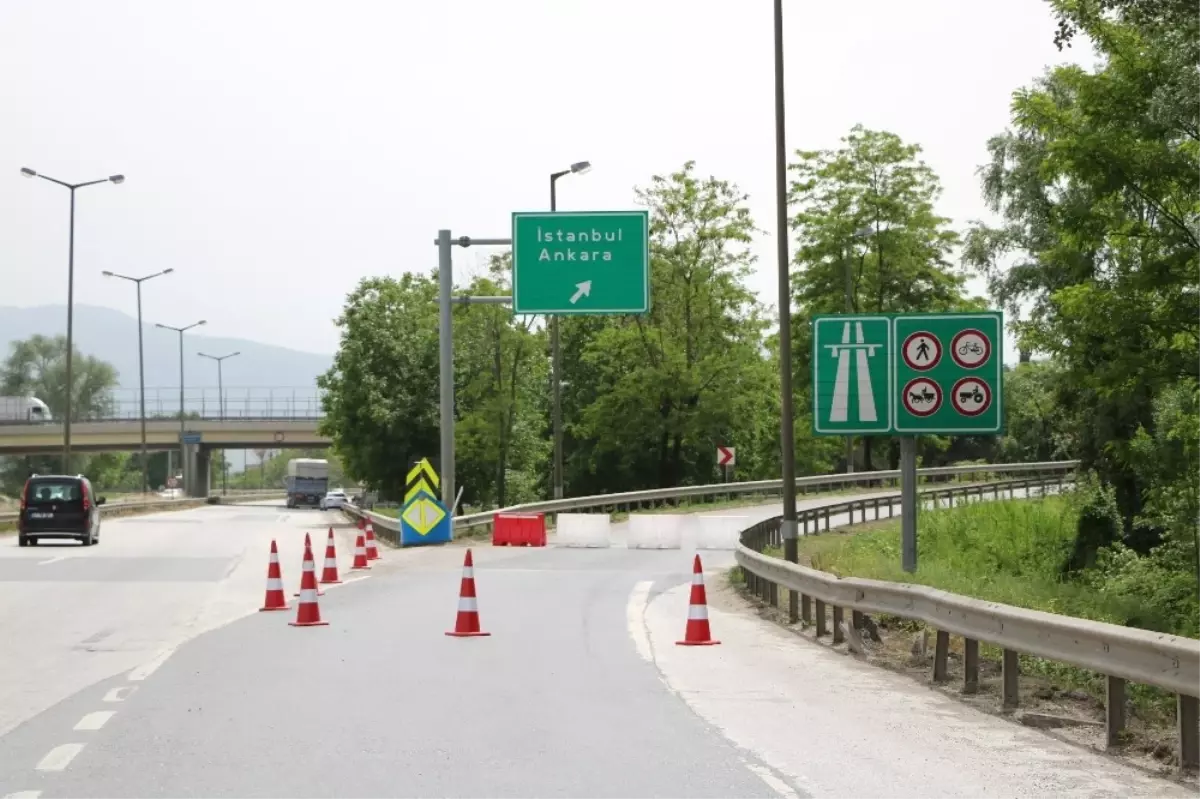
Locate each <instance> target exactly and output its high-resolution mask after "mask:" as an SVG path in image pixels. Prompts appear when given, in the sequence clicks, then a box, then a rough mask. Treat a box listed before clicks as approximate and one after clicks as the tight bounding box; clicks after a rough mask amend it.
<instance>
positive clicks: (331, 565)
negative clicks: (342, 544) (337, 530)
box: [321, 527, 341, 585]
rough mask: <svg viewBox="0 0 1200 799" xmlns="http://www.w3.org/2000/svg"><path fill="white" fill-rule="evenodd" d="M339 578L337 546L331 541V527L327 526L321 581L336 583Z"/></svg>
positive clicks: (330, 583) (338, 581)
mask: <svg viewBox="0 0 1200 799" xmlns="http://www.w3.org/2000/svg"><path fill="white" fill-rule="evenodd" d="M340 582H341V580H340V579H339V578H338V570H337V548H336V547H335V546H334V543H333V528H332V527H330V528H329V540H328V541H326V542H325V567H324V568H323V569H321V583H322V584H324V585H336V584H337V583H340Z"/></svg>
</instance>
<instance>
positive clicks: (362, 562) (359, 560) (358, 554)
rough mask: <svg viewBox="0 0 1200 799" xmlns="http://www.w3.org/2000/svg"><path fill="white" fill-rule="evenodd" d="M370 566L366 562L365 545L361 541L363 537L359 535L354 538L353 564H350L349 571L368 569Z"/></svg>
mask: <svg viewBox="0 0 1200 799" xmlns="http://www.w3.org/2000/svg"><path fill="white" fill-rule="evenodd" d="M369 568H371V566H370V565H369V564H368V563H367V545H366V544H365V543H363V537H362V536H361V535H360V536H359V537H358V538H356V539H355V540H354V564H353V565H352V566H350V570H351V571H356V570H361V569H369Z"/></svg>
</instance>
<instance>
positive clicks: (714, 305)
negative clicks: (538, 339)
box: [563, 162, 778, 494]
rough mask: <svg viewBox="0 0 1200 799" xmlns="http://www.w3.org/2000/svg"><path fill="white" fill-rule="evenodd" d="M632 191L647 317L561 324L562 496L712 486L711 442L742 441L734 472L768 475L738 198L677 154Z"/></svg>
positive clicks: (763, 379) (770, 450)
mask: <svg viewBox="0 0 1200 799" xmlns="http://www.w3.org/2000/svg"><path fill="white" fill-rule="evenodd" d="M637 198H638V201H639V203H640V204H642V205H644V206H646V207H647V208H649V210H650V255H651V296H652V297H653V301H652V307H651V310H650V312H649V313H648V314H646V315H644V316H628V317H612V318H605V319H579V320H564V322H565V324H564V325H563V335H564V344H565V346H564V362H565V365H566V369H565V370H564V371H565V372H566V376H567V380H568V381H569V384H570V385H569V387H568V389H567V393H568V396H569V401H568V402H565V403H564V417H565V419H566V420H567V421H566V426H567V429H568V431H569V439H568V441H569V444H570V449H569V450H568V467H567V472H568V480H567V484H568V490H569V493H571V494H584V493H595V492H601V491H616V490H630V489H635V488H649V487H652V486H674V485H679V484H682V483H708V482H712V481H713V480H715V479H718V477H717V469H716V447H717V445H718V444H733V445H734V446H736V447H739V448H740V450H739V452H740V453H741V454H742V458H741V463H740V464H739V465H740V467H741V468H740V469H739V471H740V473H741V474H742V476H743V477H746V476H752V475H753V476H757V474H756V473H757V472H760V471H761V472H767V471H768V470H770V469H772V467H773V466H776V465H777V463H778V455H777V453H778V432H777V431H778V427H777V426H775V428H774V430H772V429H771V425H769V424H766V423H764V418H765V417H766V416H768V415H769V414H771V412H772V411H775V412H776V413H777V408H778V383H777V381H776V379H775V376H774V372H773V366H772V363H771V360H770V356H769V353H768V352H767V351H766V348H765V347H764V341H763V332H764V330H765V328H766V326H767V321H766V319H765V318H764V316H763V313H762V309H761V307H760V306H759V305H758V304H757V303H756V302H755V298H754V296H753V295H752V294H751V292H750V291H749V290H748V289H747V288H746V285H745V280H746V277H747V275H748V274H749V272H750V269H751V266H752V264H753V256H752V255H751V253H750V251H749V249H748V245H749V244H750V242H751V241H752V238H753V236H754V234H755V232H756V229H755V227H754V223H753V220H752V219H751V217H750V212H749V209H748V208H747V207H746V204H745V201H746V197H745V195H744V194H743V193H742V192H741V191H740V190H739V189H738V188H737V187H736V186H735V185H734V184H732V183H729V182H728V181H724V180H719V179H717V178H715V177H708V178H702V177H699V176H698V175H697V174H696V172H695V166H694V164H693V163H692V162H688V163H686V164H684V165H683V167H682V169H680V170H679V171H677V172H674V173H672V174H669V175H666V176H654V177H653V178H652V180H651V182H650V185H649V186H648V187H646V188H644V189H639V190H638V191H637ZM775 418H776V419H777V418H778V417H777V416H776V417H775Z"/></svg>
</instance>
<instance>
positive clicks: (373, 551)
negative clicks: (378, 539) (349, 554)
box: [366, 522, 380, 560]
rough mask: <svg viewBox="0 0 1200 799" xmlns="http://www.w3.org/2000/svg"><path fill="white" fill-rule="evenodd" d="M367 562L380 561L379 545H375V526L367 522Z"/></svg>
mask: <svg viewBox="0 0 1200 799" xmlns="http://www.w3.org/2000/svg"><path fill="white" fill-rule="evenodd" d="M366 533H367V560H380V557H379V545H378V544H376V543H375V525H373V524H371V523H370V522H367V530H366Z"/></svg>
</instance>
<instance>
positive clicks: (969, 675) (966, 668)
mask: <svg viewBox="0 0 1200 799" xmlns="http://www.w3.org/2000/svg"><path fill="white" fill-rule="evenodd" d="M962 692H963V693H964V694H975V693H979V642H978V641H976V640H975V639H974V638H964V639H963V687H962Z"/></svg>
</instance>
